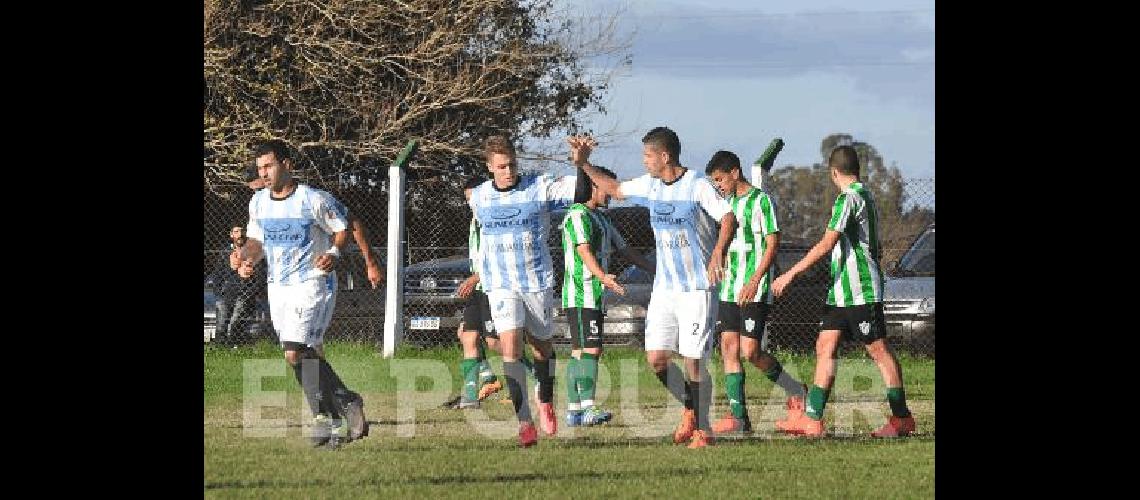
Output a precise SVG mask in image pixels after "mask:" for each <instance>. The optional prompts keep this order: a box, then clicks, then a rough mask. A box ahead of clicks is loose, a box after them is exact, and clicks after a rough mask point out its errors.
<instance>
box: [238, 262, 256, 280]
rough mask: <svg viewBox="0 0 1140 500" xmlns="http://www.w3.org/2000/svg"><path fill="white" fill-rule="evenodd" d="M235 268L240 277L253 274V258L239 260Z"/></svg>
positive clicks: (247, 276)
mask: <svg viewBox="0 0 1140 500" xmlns="http://www.w3.org/2000/svg"><path fill="white" fill-rule="evenodd" d="M236 269H237V273H238V276H241V277H242V278H249V277H250V276H253V260H251V259H245V260H243V261H241V263H240V264H238V267H237V268H236Z"/></svg>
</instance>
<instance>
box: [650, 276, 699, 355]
mask: <svg viewBox="0 0 1140 500" xmlns="http://www.w3.org/2000/svg"><path fill="white" fill-rule="evenodd" d="M715 299H716V292H713V291H712V290H691V291H688V292H677V291H670V290H654V291H653V295H652V296H651V297H650V299H649V309H648V310H647V311H646V312H645V350H646V351H673V352H677V353H680V354H681V355H682V356H684V357H686V358H693V359H698V358H706V357H708V355H709V351H710V350H711V347H712V343H711V342H710V340H711V339H712V333H713V328H714V325H716V313H717V307H716V305H715V304H714V302H713V301H714V300H715Z"/></svg>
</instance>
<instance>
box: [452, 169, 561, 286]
mask: <svg viewBox="0 0 1140 500" xmlns="http://www.w3.org/2000/svg"><path fill="white" fill-rule="evenodd" d="M575 182H577V178H576V177H574V176H566V177H560V178H558V179H555V178H554V177H553V176H551V175H550V174H541V175H536V174H529V175H522V176H520V177H519V181H518V184H516V185H515V186H514V187H512V188H510V189H507V190H500V189H498V188H496V187H495V184H494V181H493V180H488V181H486V182H484V183H482V184H480V185H479V186H477V187H476V188H475V189H474V190H472V191H471V201H470V202H469V204H470V205H471V211H472V212H473V213H474V214H475V218H476V219H478V220H479V225H480V228H479V229H480V241H479V255H480V259H479V265H480V267H481V270H480V272H479V280H480V281H481V282H482V283H483V289H484V290H487V291H490V290H514V291H516V292H528V293H529V292H540V291H543V290H546V289H549V288H551V286H553V284H554V278H553V274H554V268H553V265H552V264H551V260H550V245H549V244H548V243H547V236H548V233H549V230H550V228H549V226H550V211H551V210H552V209H555V208H562V207H565V206H568V205H570V204H571V203H572V202H573V201H574V185H575Z"/></svg>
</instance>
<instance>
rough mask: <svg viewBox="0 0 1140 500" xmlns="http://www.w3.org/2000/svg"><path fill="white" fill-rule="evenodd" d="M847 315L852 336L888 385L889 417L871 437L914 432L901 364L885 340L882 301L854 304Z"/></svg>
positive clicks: (904, 434)
mask: <svg viewBox="0 0 1140 500" xmlns="http://www.w3.org/2000/svg"><path fill="white" fill-rule="evenodd" d="M847 309H851V311H850V314H852V315H854V316H855V317H853V318H851V322H852V323H853V324H855V325H856V327H857V331H856V333H855V336H856V337H858V338H859V340H860V341H862V342H863V343H864V345H865V346H866V348H867V353H868V354H870V355H871V359H873V360H875V365H876V366H878V367H879V373H880V374H882V376H883V382H884V384H885V385H886V386H887V403H888V404H889V405H890V407H891V418H890V419H888V420H887V423H886V424H884V425H883V426H882V427H880V428H879V429H878V430H876V431H874V432H872V433H871V435H872V436H874V437H897V436H906V435H909V434H910V433H912V432H914V429H915V425H914V417H913V416H911V414H910V408H907V405H906V391H905V390H904V389H903V378H902V365H900V364H899V361H898V358H897V357H895V353H894V351H893V350H891V347H890V345H888V344H887V341H886V335H887V334H886V321H885V320H884V318H883V304H882V302H877V303H874V304H867V305H865V306H855V307H850V308H847Z"/></svg>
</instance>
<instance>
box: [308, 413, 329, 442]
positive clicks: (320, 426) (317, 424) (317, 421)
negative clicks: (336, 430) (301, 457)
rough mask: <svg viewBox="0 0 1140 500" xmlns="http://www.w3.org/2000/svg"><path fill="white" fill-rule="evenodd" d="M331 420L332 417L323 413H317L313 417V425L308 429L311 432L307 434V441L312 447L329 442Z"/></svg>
mask: <svg viewBox="0 0 1140 500" xmlns="http://www.w3.org/2000/svg"><path fill="white" fill-rule="evenodd" d="M331 421H332V419H331V418H329V416H328V415H325V414H324V413H318V414H317V416H315V417H313V427H312V429H310V432H311V433H312V434H310V435H309V441H310V442H311V443H312V444H313V447H314V448H316V447H318V446H322V445H324V444H325V443H328V442H329V434H330V427H331V424H332V422H331Z"/></svg>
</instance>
